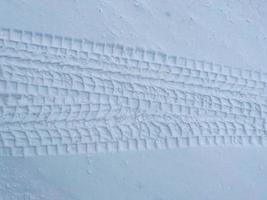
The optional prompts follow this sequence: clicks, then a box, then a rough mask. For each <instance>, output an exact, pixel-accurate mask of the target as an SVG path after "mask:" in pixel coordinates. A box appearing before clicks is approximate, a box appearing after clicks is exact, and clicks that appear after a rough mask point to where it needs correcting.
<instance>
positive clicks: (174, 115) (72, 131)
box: [0, 28, 267, 156]
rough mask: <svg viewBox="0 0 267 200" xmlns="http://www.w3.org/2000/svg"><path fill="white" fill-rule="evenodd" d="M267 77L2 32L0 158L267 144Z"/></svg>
mask: <svg viewBox="0 0 267 200" xmlns="http://www.w3.org/2000/svg"><path fill="white" fill-rule="evenodd" d="M266 85H267V73H264V72H260V71H253V70H245V69H240V68H235V67H229V66H224V65H220V64H216V63H212V62H207V61H200V60H195V59H188V58H184V57H177V56H172V55H167V54H165V53H164V52H156V51H154V50H146V49H144V48H140V47H137V48H133V47H128V46H123V45H120V44H110V43H100V42H94V41H89V40H86V39H77V38H70V37H65V36H58V35H52V34H47V33H35V32H30V31H23V30H11V29H6V28H4V29H0V127H1V129H0V156H36V155H61V154H77V153H89V152H117V151H127V150H150V149H160V148H163V149H164V148H177V147H188V146H217V145H221V146H224V145H234V146H244V145H259V146H263V145H265V144H267V138H266V133H267V123H266V116H267V95H266V92H267V86H266Z"/></svg>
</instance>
